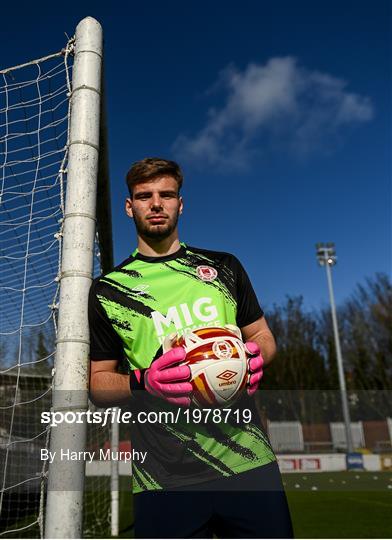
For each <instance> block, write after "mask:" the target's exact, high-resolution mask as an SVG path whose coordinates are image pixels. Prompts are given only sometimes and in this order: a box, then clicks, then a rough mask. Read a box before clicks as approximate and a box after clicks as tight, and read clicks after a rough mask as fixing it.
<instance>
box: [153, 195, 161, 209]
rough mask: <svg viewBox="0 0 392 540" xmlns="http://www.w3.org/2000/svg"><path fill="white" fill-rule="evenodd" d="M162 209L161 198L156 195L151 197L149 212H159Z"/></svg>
mask: <svg viewBox="0 0 392 540" xmlns="http://www.w3.org/2000/svg"><path fill="white" fill-rule="evenodd" d="M162 207H163V205H162V199H161V197H160V196H159V195H158V194H157V195H153V197H152V200H151V210H156V209H158V210H160V209H161V208H162Z"/></svg>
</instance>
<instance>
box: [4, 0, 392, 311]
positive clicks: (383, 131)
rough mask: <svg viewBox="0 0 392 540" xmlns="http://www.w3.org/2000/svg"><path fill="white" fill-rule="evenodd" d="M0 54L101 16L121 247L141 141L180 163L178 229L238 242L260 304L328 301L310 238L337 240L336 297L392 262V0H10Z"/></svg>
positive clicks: (7, 56) (50, 48) (52, 39)
mask: <svg viewBox="0 0 392 540" xmlns="http://www.w3.org/2000/svg"><path fill="white" fill-rule="evenodd" d="M2 15H3V16H2V19H3V24H2V29H1V37H2V48H1V51H0V66H1V67H7V66H11V65H15V64H18V63H21V62H24V61H26V60H27V59H30V58H36V57H39V56H43V55H45V54H47V53H49V52H54V51H56V50H58V49H60V48H61V47H62V46H63V44H64V32H67V33H68V34H69V35H71V34H72V33H73V31H74V28H75V25H76V23H77V22H78V21H79V20H80V19H81V18H83V17H84V16H86V15H92V16H94V17H96V18H97V19H98V20H99V21H100V22H101V24H102V25H103V28H104V34H105V55H106V87H107V102H108V117H109V137H110V140H109V142H110V174H111V191H112V209H113V229H114V243H115V261H116V263H119V262H121V260H123V259H124V258H126V257H127V256H128V254H129V253H130V252H131V251H132V250H133V248H134V246H135V234H134V230H133V225H132V223H131V222H130V221H129V220H128V218H127V217H126V216H125V213H124V212H123V200H124V198H125V197H126V195H127V193H126V186H125V182H124V177H125V173H126V171H127V169H128V168H129V166H130V165H131V163H132V162H134V161H136V160H138V159H141V158H143V157H146V156H163V157H168V158H172V159H176V160H177V161H178V162H179V163H180V164H181V165H182V166H183V169H184V172H185V184H184V190H183V196H184V199H185V212H184V215H183V219H182V223H181V226H180V231H181V239H182V240H183V241H185V242H187V243H189V244H190V245H195V246H200V247H205V248H209V249H215V250H222V251H230V252H233V253H235V254H236V255H237V256H238V257H239V258H240V260H241V261H242V262H243V264H244V266H245V267H246V269H247V270H248V273H249V275H250V277H251V279H252V282H253V283H254V287H255V289H256V292H257V294H258V296H259V299H260V301H261V302H262V304H263V305H265V306H267V307H268V306H271V305H272V304H273V303H278V304H279V303H281V302H283V301H284V298H285V295H286V294H290V295H303V296H304V300H305V305H306V307H307V308H309V309H311V308H318V307H319V306H321V305H322V304H324V303H326V302H327V287H326V278H325V275H324V274H325V273H324V271H323V270H322V269H320V268H319V267H318V266H317V263H316V259H315V248H314V244H315V243H316V242H320V241H321V242H322V241H333V242H335V243H336V247H337V254H338V259H339V260H338V265H337V266H336V267H335V269H334V285H335V292H336V298H337V302H342V301H343V300H344V299H345V298H347V297H348V296H349V295H350V294H351V293H352V291H353V289H354V287H355V284H356V283H358V282H363V280H364V279H365V277H366V276H372V275H374V274H375V272H377V271H383V272H387V273H389V274H390V270H391V242H390V240H391V238H390V237H391V219H390V216H391V183H390V182H391V157H390V150H391V144H390V143H391V140H390V139H391V101H390V96H391V74H390V65H391V49H390V42H391V34H392V32H391V27H390V4H389V2H386V1H383V0H378V1H377V2H371V1H356V2H354V1H348V0H346V1H340V2H338V1H331V0H330V1H324V0H320V1H318V2H314V1H312V2H311V1H301V0H299V1H297V2H291V1H289V0H286V1H275V2H273V3H272V2H267V1H261V0H260V1H247V0H245V1H241V2H221V1H215V2H206V1H201V2H187V3H185V2H177V1H172V2H143V4H142V3H140V2H123V3H121V2H111V3H110V4H109V3H105V4H102V5H101V3H100V2H95V3H94V4H93V3H91V4H90V3H88V2H81V3H80V4H79V6H78V7H76V6H72V5H69V4H68V5H67V6H66V7H64V8H61V7H60V5H59V7H56V8H55V7H54V5H53V3H45V2H41V3H40V2H38V3H34V4H32V5H31V6H27V5H24V6H23V9H21V7H20V5H18V4H15V5H12V3H7V5H6V6H4V7H3V8H2Z"/></svg>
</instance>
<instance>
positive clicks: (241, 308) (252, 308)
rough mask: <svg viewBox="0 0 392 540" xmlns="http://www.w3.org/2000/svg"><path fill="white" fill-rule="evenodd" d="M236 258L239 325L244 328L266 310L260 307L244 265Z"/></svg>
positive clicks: (261, 315)
mask: <svg viewBox="0 0 392 540" xmlns="http://www.w3.org/2000/svg"><path fill="white" fill-rule="evenodd" d="M234 259H235V267H236V292H237V325H238V326H239V327H240V328H242V327H244V326H247V325H248V324H251V323H253V322H255V321H257V319H260V317H263V315H264V311H263V310H262V309H261V307H260V304H259V301H258V300H257V296H256V293H255V291H254V289H253V287H252V284H251V282H250V279H249V276H248V274H247V273H246V271H245V269H244V267H243V266H242V264H241V263H240V261H239V260H238V259H237V258H236V257H234Z"/></svg>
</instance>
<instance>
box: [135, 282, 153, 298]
mask: <svg viewBox="0 0 392 540" xmlns="http://www.w3.org/2000/svg"><path fill="white" fill-rule="evenodd" d="M149 288H150V285H143V284H140V285H136V287H133V288H132V289H131V291H132V292H134V293H135V294H137V295H140V296H141V295H142V294H147V291H148V289H149Z"/></svg>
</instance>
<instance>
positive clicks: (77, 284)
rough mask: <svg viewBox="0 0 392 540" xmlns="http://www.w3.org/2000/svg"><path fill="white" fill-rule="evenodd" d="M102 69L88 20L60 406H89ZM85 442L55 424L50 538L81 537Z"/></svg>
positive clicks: (76, 129)
mask: <svg viewBox="0 0 392 540" xmlns="http://www.w3.org/2000/svg"><path fill="white" fill-rule="evenodd" d="M101 67H102V29H101V27H100V25H99V24H98V23H97V22H96V21H95V20H94V19H91V18H87V19H84V20H83V21H82V22H80V23H79V25H78V27H77V29H76V36H75V60H74V68H73V84H72V97H71V102H70V110H71V118H70V134H69V142H68V147H69V156H68V180H67V198H66V205H65V214H64V229H63V253H62V268H61V288H60V302H59V322H58V332H57V340H56V342H57V350H56V357H55V365H54V384H53V400H52V411H53V412H56V411H61V412H64V413H65V412H67V411H72V412H73V411H75V412H77V411H86V410H87V408H88V394H87V387H88V380H87V376H88V358H89V339H88V335H89V334H88V317H87V299H88V291H89V288H90V285H91V278H92V271H93V246H94V236H95V209H96V191H97V175H98V152H99V120H100V116H99V111H100V96H101ZM85 448H86V424H84V423H83V424H78V423H72V424H71V423H70V424H66V423H63V424H62V425H61V426H57V427H56V429H52V431H51V436H50V451H51V453H52V455H53V456H54V459H53V461H52V463H51V464H50V466H49V478H48V493H47V506H46V523H45V537H46V538H64V537H65V538H79V537H81V536H82V507H83V491H84V471H85V462H84V461H83V460H82V459H78V460H76V461H69V460H63V459H62V451H63V450H64V449H69V450H70V451H75V452H77V455H81V452H84V451H85Z"/></svg>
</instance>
